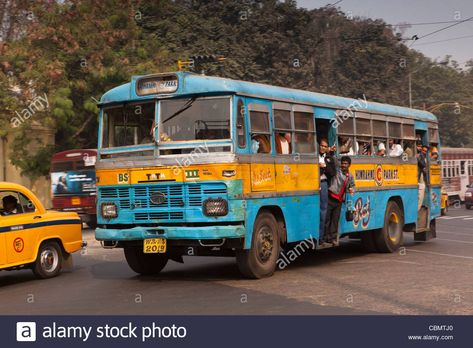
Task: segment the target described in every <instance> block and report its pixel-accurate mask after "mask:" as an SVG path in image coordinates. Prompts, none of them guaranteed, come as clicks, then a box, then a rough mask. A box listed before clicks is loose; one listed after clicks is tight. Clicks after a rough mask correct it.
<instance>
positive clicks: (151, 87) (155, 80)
mask: <svg viewBox="0 0 473 348" xmlns="http://www.w3.org/2000/svg"><path fill="white" fill-rule="evenodd" d="M178 85H179V82H178V79H177V76H176V75H163V76H153V77H147V78H143V79H140V80H138V82H137V83H136V94H138V95H140V96H141V95H150V94H159V93H173V92H175V91H177V87H178Z"/></svg>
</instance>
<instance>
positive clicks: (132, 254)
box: [123, 246, 169, 275]
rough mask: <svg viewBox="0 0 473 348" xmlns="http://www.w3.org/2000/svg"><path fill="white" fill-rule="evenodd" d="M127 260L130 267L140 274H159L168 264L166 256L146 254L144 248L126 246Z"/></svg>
mask: <svg viewBox="0 0 473 348" xmlns="http://www.w3.org/2000/svg"><path fill="white" fill-rule="evenodd" d="M123 250H124V252H125V259H126V262H127V263H128V266H130V268H131V269H132V270H133V271H135V272H136V273H138V274H142V275H151V274H158V273H159V272H161V271H162V270H163V268H164V267H165V266H166V264H167V263H168V259H169V258H168V256H167V255H166V254H145V253H144V252H143V248H142V247H139V246H138V247H137V246H125V247H124V248H123Z"/></svg>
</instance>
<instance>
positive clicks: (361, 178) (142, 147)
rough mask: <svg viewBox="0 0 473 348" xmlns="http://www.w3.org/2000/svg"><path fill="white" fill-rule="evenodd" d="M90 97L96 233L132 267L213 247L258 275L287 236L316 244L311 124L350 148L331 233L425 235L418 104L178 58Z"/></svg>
mask: <svg viewBox="0 0 473 348" xmlns="http://www.w3.org/2000/svg"><path fill="white" fill-rule="evenodd" d="M100 104H101V105H100V106H101V111H100V126H99V144H98V160H97V164H96V177H97V189H98V197H97V212H98V214H97V215H98V228H97V229H96V239H97V240H99V241H101V242H102V243H103V246H104V247H106V248H111V247H119V248H123V249H124V253H125V257H126V260H127V262H128V264H129V266H130V267H131V268H132V269H133V270H134V271H136V272H137V273H140V274H153V273H158V272H160V271H161V270H162V269H163V268H164V267H165V265H166V263H167V262H168V260H170V259H171V260H174V261H182V256H185V255H226V256H236V260H237V264H238V267H239V269H240V271H241V272H242V273H243V275H245V276H248V277H251V278H260V277H265V276H269V275H271V274H273V272H274V271H275V269H276V268H277V264H278V258H279V255H280V252H281V250H283V249H287V248H290V247H291V245H294V243H295V244H296V245H297V243H301V242H304V241H311V242H314V244H315V245H317V246H318V247H319V248H320V247H322V244H320V243H317V241H318V239H319V221H320V206H319V203H320V182H319V181H320V175H319V157H318V146H317V139H318V138H321V137H326V138H327V139H328V141H329V143H330V145H336V146H337V155H338V156H339V155H341V154H342V152H343V153H345V154H347V155H350V156H352V165H351V167H350V172H351V173H352V174H353V176H354V178H355V182H356V193H355V194H354V196H353V197H350V199H349V201H347V202H346V203H345V204H344V205H343V207H342V213H341V218H340V223H339V235H338V238H337V239H336V240H333V241H332V243H331V244H330V246H337V245H338V243H339V239H340V238H343V237H350V238H359V239H361V242H362V243H363V245H364V246H365V247H366V248H367V250H370V251H377V252H393V251H395V250H396V249H398V248H399V247H400V246H401V245H402V242H403V233H404V232H413V233H414V237H415V239H416V240H428V239H430V238H433V237H435V218H436V217H438V216H439V215H440V196H441V194H440V176H441V175H440V166H439V164H438V160H439V159H431V158H427V162H428V166H427V175H426V177H425V180H423V182H422V183H419V175H418V164H417V158H416V156H417V150H416V145H422V144H424V145H432V146H436V147H437V149H438V148H439V135H438V123H437V119H436V117H435V116H434V115H432V114H431V113H429V112H425V111H420V110H414V109H409V108H404V107H398V106H392V105H386V104H379V103H374V102H370V101H367V100H366V98H364V97H363V98H360V99H349V98H342V97H337V96H331V95H325V94H320V93H313V92H306V91H302V90H295V89H289V88H282V87H276V86H269V85H264V84H257V83H250V82H244V81H237V80H231V79H225V78H219V77H209V76H203V75H196V74H192V73H188V72H176V73H163V74H153V75H146V76H136V77H133V78H132V80H131V82H130V83H127V84H124V85H121V86H118V87H116V88H114V89H112V90H110V91H108V92H106V93H105V94H104V95H103V96H102V99H101V102H100ZM388 144H389V145H388ZM383 149H385V151H382V150H383ZM396 149H397V151H394V150H396ZM399 149H400V151H399ZM382 153H384V155H382ZM427 157H428V156H427ZM347 209H349V210H352V211H353V212H354V213H353V219H352V220H351V221H347V220H346V219H347V216H346V214H345V211H346V210H347ZM349 220H350V219H349Z"/></svg>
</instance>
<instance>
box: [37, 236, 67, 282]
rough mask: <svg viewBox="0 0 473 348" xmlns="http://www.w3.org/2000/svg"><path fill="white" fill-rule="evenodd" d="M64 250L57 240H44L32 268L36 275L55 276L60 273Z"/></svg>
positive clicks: (42, 276) (41, 277)
mask: <svg viewBox="0 0 473 348" xmlns="http://www.w3.org/2000/svg"><path fill="white" fill-rule="evenodd" d="M62 261H63V259H62V251H61V247H60V246H59V244H58V243H57V242H55V241H46V242H43V243H42V244H41V245H40V247H39V249H38V255H37V256H36V261H35V262H34V264H33V267H32V270H33V273H34V275H35V276H36V277H37V278H40V279H47V278H53V277H55V276H57V275H58V274H59V272H60V271H61V268H62Z"/></svg>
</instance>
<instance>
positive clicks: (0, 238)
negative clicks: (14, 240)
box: [0, 216, 7, 267]
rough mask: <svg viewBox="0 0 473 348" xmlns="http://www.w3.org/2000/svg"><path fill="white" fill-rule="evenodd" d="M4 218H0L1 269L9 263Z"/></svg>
mask: <svg viewBox="0 0 473 348" xmlns="http://www.w3.org/2000/svg"><path fill="white" fill-rule="evenodd" d="M2 222H3V216H0V267H1V266H2V265H4V264H6V263H7V253H6V250H5V232H4V231H3V228H2Z"/></svg>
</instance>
